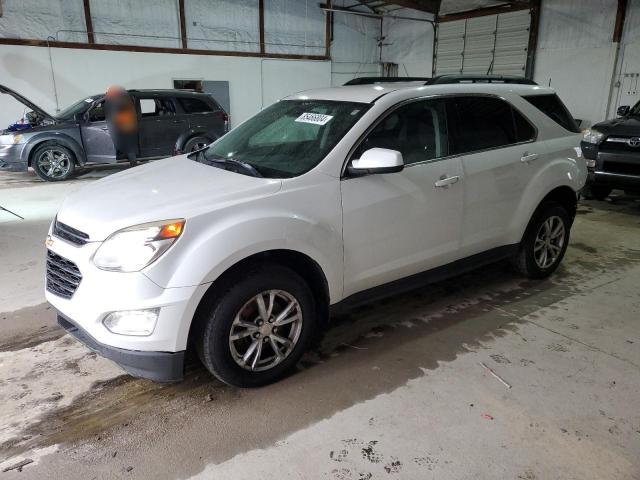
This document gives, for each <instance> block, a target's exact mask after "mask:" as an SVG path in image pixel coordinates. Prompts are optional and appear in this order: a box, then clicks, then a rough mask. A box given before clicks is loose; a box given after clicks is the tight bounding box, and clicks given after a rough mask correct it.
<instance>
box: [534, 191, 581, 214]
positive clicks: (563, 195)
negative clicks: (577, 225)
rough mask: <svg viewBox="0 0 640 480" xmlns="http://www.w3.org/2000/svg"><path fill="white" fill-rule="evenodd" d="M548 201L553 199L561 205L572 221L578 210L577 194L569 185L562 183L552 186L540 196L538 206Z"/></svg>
mask: <svg viewBox="0 0 640 480" xmlns="http://www.w3.org/2000/svg"><path fill="white" fill-rule="evenodd" d="M548 201H554V202H557V203H559V204H560V205H562V207H564V209H565V210H566V211H567V213H568V214H569V217H570V218H571V221H572V222H573V219H574V218H575V216H576V211H577V210H578V196H577V195H576V192H575V191H574V190H573V189H572V188H571V187H568V186H566V185H562V186H560V187H556V188H554V189H553V190H551V191H550V192H549V193H547V194H546V195H545V196H544V197H543V198H542V200H541V201H540V203H539V204H538V206H540V205H542V204H543V203H544V202H548Z"/></svg>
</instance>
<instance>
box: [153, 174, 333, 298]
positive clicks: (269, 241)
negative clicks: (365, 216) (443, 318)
mask: <svg viewBox="0 0 640 480" xmlns="http://www.w3.org/2000/svg"><path fill="white" fill-rule="evenodd" d="M326 179H327V181H322V182H320V183H316V184H315V185H311V186H305V187H304V190H303V192H304V195H303V196H300V195H299V193H296V191H295V190H289V191H281V192H278V193H276V194H273V195H271V196H269V197H267V198H266V199H265V198H261V199H255V200H254V201H249V202H247V203H245V204H241V205H233V206H229V207H227V208H223V209H221V210H213V211H211V212H207V213H203V214H201V215H198V216H195V217H192V218H188V219H187V225H186V227H185V231H184V234H183V237H181V238H180V239H179V240H178V241H177V242H176V245H174V246H173V247H172V248H171V250H169V252H167V254H165V256H163V257H162V259H161V260H160V261H159V262H157V263H155V264H151V265H150V266H149V267H147V268H146V269H145V270H144V273H145V274H146V275H147V276H148V277H149V278H150V279H151V280H153V281H154V282H156V283H157V284H158V285H160V286H162V287H165V288H172V287H180V286H194V285H200V284H203V283H211V282H213V281H214V280H216V279H217V278H218V277H219V276H220V275H221V274H222V273H224V272H225V271H226V270H228V269H229V268H230V267H232V266H234V265H235V264H237V263H238V262H240V261H241V260H243V259H245V258H247V257H250V256H252V255H254V254H257V253H263V252H267V251H270V250H292V251H295V252H298V253H302V254H304V255H306V256H308V257H309V258H311V259H312V260H313V261H315V262H316V263H317V264H318V265H319V266H320V268H321V269H322V271H323V273H324V275H325V277H326V279H327V283H328V285H329V296H330V300H331V301H332V302H334V301H337V300H339V299H340V298H341V295H342V287H343V284H342V267H343V246H342V210H341V208H340V192H339V186H340V185H339V181H337V179H334V178H332V177H326ZM298 192H299V190H298Z"/></svg>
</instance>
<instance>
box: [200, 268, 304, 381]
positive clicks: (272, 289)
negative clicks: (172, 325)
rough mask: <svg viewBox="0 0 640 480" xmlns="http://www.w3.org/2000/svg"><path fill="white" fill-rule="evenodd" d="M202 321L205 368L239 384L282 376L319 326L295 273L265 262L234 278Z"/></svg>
mask: <svg viewBox="0 0 640 480" xmlns="http://www.w3.org/2000/svg"><path fill="white" fill-rule="evenodd" d="M211 303H212V304H211V305H210V306H209V307H207V308H206V309H205V310H206V311H204V312H202V313H203V318H201V319H200V321H201V322H202V323H201V332H200V335H199V337H200V338H199V339H198V340H197V343H196V348H197V350H198V355H199V357H200V360H201V361H202V363H203V364H204V365H205V366H206V367H207V369H208V370H209V371H210V372H211V373H212V374H213V375H215V376H216V377H218V378H219V379H220V380H222V381H223V382H225V383H227V384H229V385H234V386H237V387H259V386H262V385H267V384H269V383H272V382H275V381H276V380H278V379H280V378H282V377H283V376H284V375H285V374H286V373H287V372H288V371H289V370H291V368H292V367H293V366H295V364H296V363H297V362H298V360H299V359H300V357H301V356H302V354H303V353H304V352H305V350H306V349H307V348H308V347H309V345H310V342H311V339H312V338H313V337H314V333H315V329H316V325H317V322H316V317H317V314H316V311H315V302H314V299H313V295H312V294H311V291H310V290H309V287H308V286H307V285H306V283H305V281H304V279H302V278H301V277H300V276H299V275H298V274H297V273H295V272H294V271H292V270H289V269H288V268H285V267H282V266H280V265H277V264H271V263H265V264H260V265H257V266H256V267H253V268H251V269H249V270H248V271H247V272H245V273H244V274H243V275H242V276H237V277H236V278H235V279H234V280H233V281H230V282H229V283H228V284H227V288H225V289H224V290H223V291H222V292H221V293H220V294H218V295H217V296H216V300H214V301H213V302H211Z"/></svg>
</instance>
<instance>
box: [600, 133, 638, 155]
mask: <svg viewBox="0 0 640 480" xmlns="http://www.w3.org/2000/svg"><path fill="white" fill-rule="evenodd" d="M631 138H634V139H636V138H638V137H608V138H607V139H606V140H605V141H604V142H602V143H601V144H600V147H599V148H598V149H599V150H600V151H601V152H632V153H637V154H638V156H640V146H635V147H634V146H631V145H629V140H630V139H631Z"/></svg>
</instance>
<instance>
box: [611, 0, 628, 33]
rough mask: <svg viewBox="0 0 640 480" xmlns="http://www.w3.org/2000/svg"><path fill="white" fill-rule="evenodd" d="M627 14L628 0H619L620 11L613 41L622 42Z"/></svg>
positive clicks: (617, 14) (617, 15)
mask: <svg viewBox="0 0 640 480" xmlns="http://www.w3.org/2000/svg"><path fill="white" fill-rule="evenodd" d="M626 15H627V0H618V11H617V12H616V23H615V26H614V28H613V40H612V41H613V42H614V43H620V40H622V29H623V28H624V18H625V16H626Z"/></svg>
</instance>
